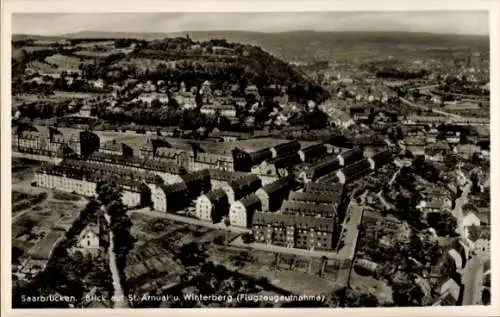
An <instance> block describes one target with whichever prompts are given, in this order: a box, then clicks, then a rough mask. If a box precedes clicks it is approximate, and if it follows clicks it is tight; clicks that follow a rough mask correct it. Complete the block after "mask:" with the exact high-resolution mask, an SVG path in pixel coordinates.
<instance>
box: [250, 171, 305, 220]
mask: <svg viewBox="0 0 500 317" xmlns="http://www.w3.org/2000/svg"><path fill="white" fill-rule="evenodd" d="M295 186H296V181H295V178H294V176H292V175H290V176H287V177H282V178H280V179H278V180H276V181H274V182H272V183H269V184H267V185H264V187H262V188H259V189H258V190H257V191H256V192H255V195H257V197H259V199H260V203H261V210H262V211H272V212H274V211H277V210H279V209H280V208H281V204H282V203H283V201H284V200H286V199H288V195H289V193H290V190H291V189H293V188H294V187H295Z"/></svg>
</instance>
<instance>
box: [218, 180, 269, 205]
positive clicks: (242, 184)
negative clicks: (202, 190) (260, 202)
mask: <svg viewBox="0 0 500 317" xmlns="http://www.w3.org/2000/svg"><path fill="white" fill-rule="evenodd" d="M261 187H262V181H261V180H260V178H259V177H258V176H256V175H253V174H249V175H247V176H244V177H241V178H238V179H235V180H233V181H230V182H229V183H228V184H227V185H225V186H222V189H223V190H224V191H225V192H226V195H227V197H228V201H229V203H230V204H232V203H233V202H234V201H236V200H239V199H241V198H243V197H245V196H247V195H249V194H251V193H253V192H255V191H257V190H258V189H259V188H261Z"/></svg>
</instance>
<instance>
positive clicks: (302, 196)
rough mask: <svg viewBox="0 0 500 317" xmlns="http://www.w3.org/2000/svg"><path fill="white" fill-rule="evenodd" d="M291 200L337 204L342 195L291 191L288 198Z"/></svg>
mask: <svg viewBox="0 0 500 317" xmlns="http://www.w3.org/2000/svg"><path fill="white" fill-rule="evenodd" d="M288 199H289V200H290V201H301V202H310V203H315V204H335V203H338V202H339V200H340V196H336V197H335V196H333V197H332V196H331V195H324V194H313V193H306V192H291V193H290V196H289V198H288Z"/></svg>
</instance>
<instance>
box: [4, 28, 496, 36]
mask: <svg viewBox="0 0 500 317" xmlns="http://www.w3.org/2000/svg"><path fill="white" fill-rule="evenodd" d="M86 32H87V33H108V34H111V33H115V34H158V35H160V34H165V35H167V34H176V33H197V32H235V33H236V32H238V33H258V34H284V33H299V32H310V33H413V34H432V35H459V36H479V37H489V36H490V33H489V32H488V33H487V34H480V33H476V34H474V33H448V32H444V33H442V32H431V31H405V30H386V31H380V30H379V31H371V30H346V31H342V30H330V31H327V30H312V29H309V30H308V29H297V30H289V31H253V30H231V29H224V30H213V29H212V30H181V31H172V32H161V31H158V32H155V31H104V30H82V31H76V32H70V33H52V34H37V33H11V35H12V36H40V37H65V36H70V35H75V34H79V33H86Z"/></svg>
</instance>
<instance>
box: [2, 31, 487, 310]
mask: <svg viewBox="0 0 500 317" xmlns="http://www.w3.org/2000/svg"><path fill="white" fill-rule="evenodd" d="M488 41H489V39H488V37H487V36H486V37H484V36H483V37H481V36H465V35H464V36H462V35H441V34H423V33H397V32H392V33H391V32H387V33H384V32H379V33H377V32H312V31H311V32H309V31H303V32H288V33H252V32H229V31H228V32H215V33H214V34H211V33H210V32H189V33H186V34H176V35H172V36H170V35H164V36H158V35H156V37H154V36H153V35H151V36H148V34H143V35H140V34H135V35H134V36H132V35H130V36H126V34H122V35H119V34H106V33H105V32H103V33H102V34H101V33H99V32H96V33H91V32H90V33H86V32H83V33H76V34H68V35H67V36H61V37H43V36H28V35H26V36H25V35H13V38H12V103H11V107H12V137H11V143H12V144H11V145H12V174H11V175H12V288H13V289H12V291H13V294H12V305H13V308H62V307H65V308H90V307H99V308H146V307H147V308H174V307H177V308H179V307H182V308H204V307H394V306H398V307H401V306H418V307H421V306H460V305H489V304H490V263H491V262H490V261H491V260H490V257H491V256H490V246H489V243H490V209H491V205H490V130H489V127H490V97H489V96H490V90H489V89H490V88H489V80H490V79H489V43H488ZM247 43H251V44H247Z"/></svg>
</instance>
